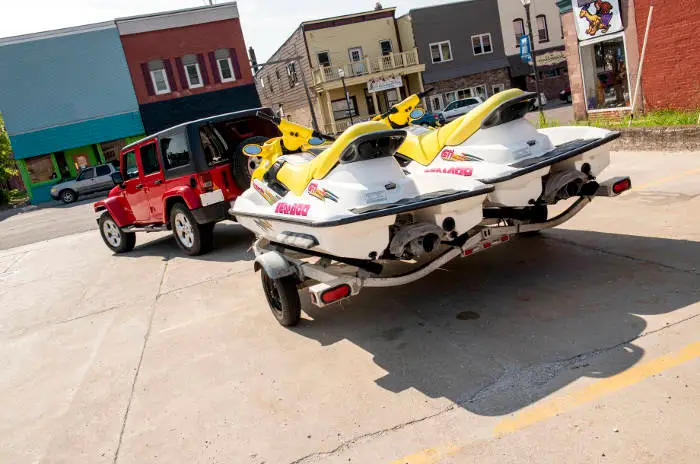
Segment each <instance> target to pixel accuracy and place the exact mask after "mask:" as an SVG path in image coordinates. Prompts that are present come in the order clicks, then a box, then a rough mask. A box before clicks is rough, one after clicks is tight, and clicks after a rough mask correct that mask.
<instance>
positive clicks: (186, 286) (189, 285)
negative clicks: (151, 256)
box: [156, 269, 250, 299]
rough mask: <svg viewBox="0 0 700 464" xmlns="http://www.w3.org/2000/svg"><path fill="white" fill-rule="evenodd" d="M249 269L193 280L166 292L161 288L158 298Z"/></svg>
mask: <svg viewBox="0 0 700 464" xmlns="http://www.w3.org/2000/svg"><path fill="white" fill-rule="evenodd" d="M248 271H250V269H241V270H240V271H233V272H229V273H226V274H224V275H221V276H218V277H212V278H211V279H208V280H201V281H199V282H193V283H191V284H187V285H183V286H182V287H177V288H173V289H170V290H168V291H166V292H162V293H161V292H160V290H158V295H157V296H156V299H158V298H160V297H161V296H164V295H170V294H171V293H175V292H179V291H180V290H186V289H188V288H192V287H196V286H198V285H202V284H208V283H210V282H218V281H220V280H223V279H226V278H228V277H231V276H235V275H237V274H243V273H244V272H248ZM162 285H163V282H162V281H161V286H162ZM159 289H160V287H159Z"/></svg>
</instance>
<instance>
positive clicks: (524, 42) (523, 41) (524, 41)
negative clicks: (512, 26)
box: [520, 35, 532, 63]
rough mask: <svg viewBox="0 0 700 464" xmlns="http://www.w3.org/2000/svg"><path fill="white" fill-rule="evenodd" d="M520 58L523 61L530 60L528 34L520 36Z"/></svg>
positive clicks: (527, 61)
mask: <svg viewBox="0 0 700 464" xmlns="http://www.w3.org/2000/svg"><path fill="white" fill-rule="evenodd" d="M520 59H521V60H523V61H524V62H525V63H529V62H530V61H532V55H531V54H530V36H528V35H522V36H520Z"/></svg>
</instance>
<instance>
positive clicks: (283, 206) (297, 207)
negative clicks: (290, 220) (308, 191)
mask: <svg viewBox="0 0 700 464" xmlns="http://www.w3.org/2000/svg"><path fill="white" fill-rule="evenodd" d="M309 208H311V205H305V204H303V203H294V204H293V205H290V204H289V203H285V202H283V201H281V202H279V203H277V206H276V207H275V213H280V214H289V215H290V216H306V215H308V214H309Z"/></svg>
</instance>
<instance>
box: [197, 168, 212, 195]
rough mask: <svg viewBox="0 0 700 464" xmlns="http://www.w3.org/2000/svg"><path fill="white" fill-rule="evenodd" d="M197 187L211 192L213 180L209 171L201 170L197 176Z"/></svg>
mask: <svg viewBox="0 0 700 464" xmlns="http://www.w3.org/2000/svg"><path fill="white" fill-rule="evenodd" d="M198 180H199V188H200V189H201V191H202V192H203V193H204V192H211V191H212V190H214V182H213V181H212V180H211V173H208V172H203V173H200V174H199V176H198Z"/></svg>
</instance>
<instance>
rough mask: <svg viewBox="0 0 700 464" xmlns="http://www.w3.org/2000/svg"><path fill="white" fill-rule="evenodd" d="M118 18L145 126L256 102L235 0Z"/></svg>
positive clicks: (172, 122) (157, 128)
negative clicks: (233, 0)
mask: <svg viewBox="0 0 700 464" xmlns="http://www.w3.org/2000/svg"><path fill="white" fill-rule="evenodd" d="M116 23H117V27H118V28H119V35H120V38H121V43H122V46H123V48H124V55H125V56H126V61H127V63H128V67H129V73H130V74H131V81H132V82H133V86H134V90H135V92H136V98H137V100H138V104H139V111H140V113H141V119H142V120H143V125H144V127H145V129H146V132H148V133H153V132H157V131H160V130H162V129H165V128H166V127H169V126H173V125H176V124H180V123H182V122H185V121H190V120H193V119H198V118H202V117H206V116H211V115H214V114H219V113H227V112H230V111H236V110H239V109H246V108H252V107H257V106H260V100H259V98H258V94H257V91H256V89H255V84H254V82H253V75H252V71H251V69H250V66H249V64H248V56H247V53H246V45H245V41H244V39H243V32H242V31H241V24H240V20H239V17H238V8H237V6H236V3H235V2H234V3H222V4H218V5H214V6H204V7H200V8H190V9H186V10H178V11H170V12H163V13H155V14H150V15H142V16H134V17H130V18H122V19H117V21H116Z"/></svg>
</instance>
